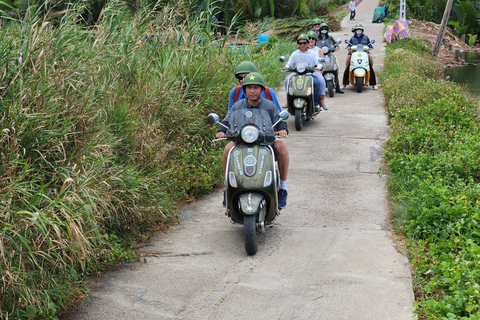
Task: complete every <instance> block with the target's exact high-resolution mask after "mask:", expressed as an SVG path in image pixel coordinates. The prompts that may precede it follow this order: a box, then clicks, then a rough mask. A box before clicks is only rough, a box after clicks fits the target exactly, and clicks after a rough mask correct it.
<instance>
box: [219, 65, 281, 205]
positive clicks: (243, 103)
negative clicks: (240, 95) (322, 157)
mask: <svg viewBox="0 0 480 320" xmlns="http://www.w3.org/2000/svg"><path fill="white" fill-rule="evenodd" d="M242 88H243V90H244V91H245V94H246V95H247V99H243V100H239V101H238V102H236V103H235V104H234V105H233V107H232V108H231V109H230V110H229V111H228V113H227V115H226V116H225V118H224V119H223V120H222V122H221V123H222V124H223V125H224V126H219V128H218V131H217V134H216V135H215V138H217V139H221V138H225V136H226V134H225V133H226V131H227V129H226V127H229V125H228V124H229V121H230V117H231V115H232V113H234V111H236V110H240V109H252V108H260V109H263V110H266V111H267V112H268V113H269V114H270V116H271V121H272V123H275V122H277V120H278V118H279V114H280V112H279V110H278V108H277V107H276V106H275V105H274V104H273V102H271V101H270V100H267V99H264V98H261V97H260V95H261V94H262V92H263V91H264V90H265V81H264V80H263V77H262V76H261V75H260V74H259V73H256V72H252V73H249V74H248V75H247V76H246V77H245V80H244V81H243V86H242ZM275 132H276V134H278V135H280V137H286V136H287V134H288V126H287V123H286V122H284V121H280V122H278V124H277V125H276V127H275ZM234 146H235V142H229V143H228V144H227V146H226V147H225V150H224V152H223V159H222V163H223V169H224V172H225V169H226V165H227V159H228V154H229V152H230V150H231V149H232V148H233V147H234ZM273 149H274V151H275V155H276V158H277V160H278V170H279V171H280V189H279V191H278V207H279V208H280V209H282V208H285V207H286V206H287V196H288V192H287V177H288V166H289V162H290V160H289V155H288V149H287V144H286V143H285V142H284V141H282V140H276V141H275V142H274V143H273ZM224 205H225V199H224Z"/></svg>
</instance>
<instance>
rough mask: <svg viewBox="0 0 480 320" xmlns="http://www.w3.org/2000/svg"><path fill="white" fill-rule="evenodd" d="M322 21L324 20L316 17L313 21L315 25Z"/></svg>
mask: <svg viewBox="0 0 480 320" xmlns="http://www.w3.org/2000/svg"><path fill="white" fill-rule="evenodd" d="M320 23H322V20H320V19H319V18H315V19H313V21H312V24H314V25H315V24H320Z"/></svg>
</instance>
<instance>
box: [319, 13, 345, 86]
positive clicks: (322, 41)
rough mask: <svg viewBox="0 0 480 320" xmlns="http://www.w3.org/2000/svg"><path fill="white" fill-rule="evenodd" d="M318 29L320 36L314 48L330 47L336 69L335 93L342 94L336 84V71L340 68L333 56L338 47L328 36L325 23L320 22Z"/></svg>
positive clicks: (337, 83)
mask: <svg viewBox="0 0 480 320" xmlns="http://www.w3.org/2000/svg"><path fill="white" fill-rule="evenodd" d="M319 27H320V34H319V36H318V39H317V43H316V46H317V47H319V48H321V47H323V46H324V45H328V46H331V50H332V52H331V55H332V56H333V57H334V59H335V64H336V65H337V69H336V70H335V92H337V93H344V91H343V90H341V89H340V85H339V82H338V79H339V78H338V70H340V68H339V66H338V61H337V58H336V57H335V55H334V54H333V52H334V51H338V49H339V47H338V45H336V41H335V39H334V38H333V37H332V36H331V35H329V34H328V24H326V23H325V22H322V23H321V24H320V26H319Z"/></svg>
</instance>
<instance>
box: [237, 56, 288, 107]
mask: <svg viewBox="0 0 480 320" xmlns="http://www.w3.org/2000/svg"><path fill="white" fill-rule="evenodd" d="M250 72H257V67H255V65H254V64H253V63H252V62H250V61H243V62H241V63H240V64H239V65H238V66H237V69H236V70H235V78H237V79H238V82H240V85H239V86H237V87H235V88H233V89H232V90H230V98H229V100H228V110H230V109H231V108H232V106H233V105H234V103H235V102H237V101H239V100H243V99H245V98H247V95H246V94H245V91H243V88H242V85H243V79H244V78H245V76H246V75H247V74H249V73H250ZM260 97H261V98H266V99H268V100H270V101H272V102H273V104H274V105H275V106H277V108H278V110H280V112H281V111H282V107H280V103H279V102H278V98H277V94H276V93H275V90H273V89H272V88H269V87H267V86H265V91H263V92H262V94H261V95H260Z"/></svg>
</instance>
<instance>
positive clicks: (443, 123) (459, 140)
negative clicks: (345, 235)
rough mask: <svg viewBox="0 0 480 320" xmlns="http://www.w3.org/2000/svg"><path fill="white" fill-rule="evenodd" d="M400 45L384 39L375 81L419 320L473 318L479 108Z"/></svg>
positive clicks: (395, 212) (412, 49)
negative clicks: (384, 50)
mask: <svg viewBox="0 0 480 320" xmlns="http://www.w3.org/2000/svg"><path fill="white" fill-rule="evenodd" d="M399 42H400V41H399ZM402 44H404V46H403V47H402V49H400V44H395V45H393V46H391V45H388V47H387V48H388V49H387V52H388V54H387V57H386V59H385V66H386V67H385V70H384V72H383V73H382V79H381V81H382V84H383V90H384V95H385V102H386V110H387V113H388V116H389V121H390V125H391V126H390V138H389V140H388V142H387V144H386V150H385V163H386V169H388V172H389V179H388V189H389V193H390V197H391V200H392V217H393V220H394V224H395V227H396V229H397V230H398V231H399V232H402V233H403V234H404V235H405V236H406V238H407V242H408V244H407V245H408V249H409V258H410V260H411V263H412V266H413V274H414V279H415V283H414V285H415V293H416V299H417V302H416V304H415V306H416V309H417V313H418V314H419V318H420V319H477V318H478V317H480V295H479V281H478V279H479V273H480V259H479V258H480V248H479V243H480V231H479V230H480V228H479V222H480V209H479V208H480V207H479V204H480V134H479V133H478V132H479V126H478V124H479V120H480V119H479V114H478V106H477V105H476V103H474V102H472V101H469V100H467V99H466V98H465V97H464V95H463V94H462V92H461V91H460V90H459V89H458V88H457V87H456V86H454V85H452V84H450V83H448V82H446V81H443V80H441V79H442V73H443V72H442V68H441V66H440V65H438V64H436V63H432V61H431V58H430V57H429V55H428V52H427V51H426V50H425V49H424V47H423V46H422V45H421V44H420V43H419V42H416V41H415V40H413V41H406V42H403V40H402ZM417 52H418V53H417Z"/></svg>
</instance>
